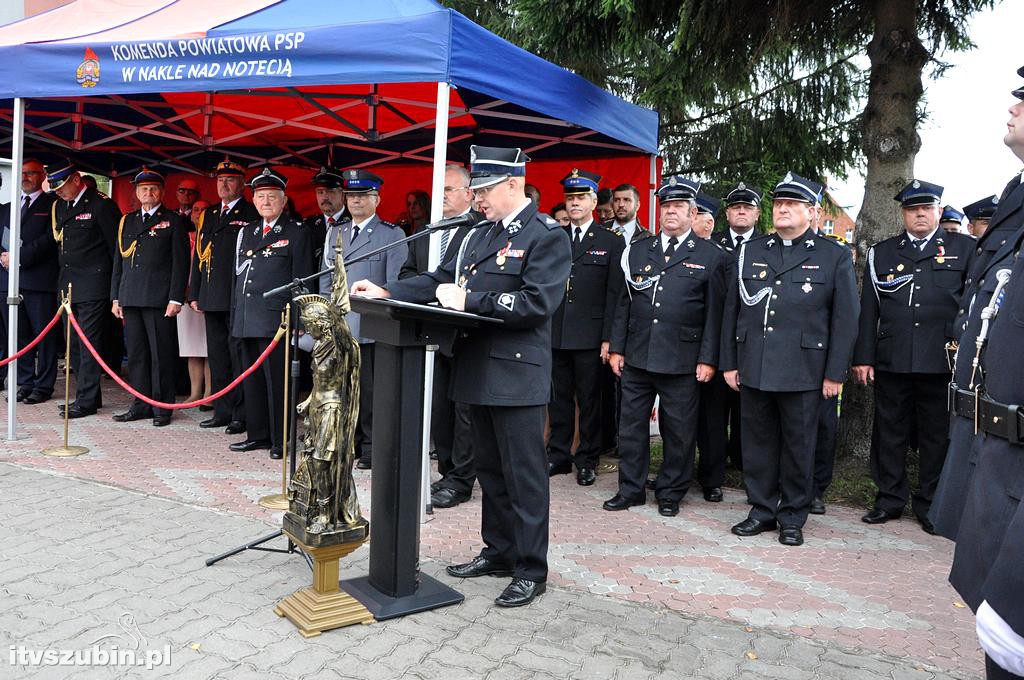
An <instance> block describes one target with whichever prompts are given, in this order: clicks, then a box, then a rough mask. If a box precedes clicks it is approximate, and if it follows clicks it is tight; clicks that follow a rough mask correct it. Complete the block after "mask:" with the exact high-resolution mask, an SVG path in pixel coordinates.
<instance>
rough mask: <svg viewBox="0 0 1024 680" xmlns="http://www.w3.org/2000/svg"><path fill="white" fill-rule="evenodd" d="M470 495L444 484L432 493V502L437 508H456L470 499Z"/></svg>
mask: <svg viewBox="0 0 1024 680" xmlns="http://www.w3.org/2000/svg"><path fill="white" fill-rule="evenodd" d="M470 495H471V494H468V493H463V492H461V491H456V490H455V489H449V488H448V487H445V486H442V487H440V488H438V490H437V491H434V492H433V493H431V494H430V504H431V505H433V506H434V507H435V508H454V507H455V506H456V505H459V504H461V503H465V502H466V501H468V500H469V498H470Z"/></svg>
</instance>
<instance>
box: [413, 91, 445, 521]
mask: <svg viewBox="0 0 1024 680" xmlns="http://www.w3.org/2000/svg"><path fill="white" fill-rule="evenodd" d="M450 99H451V87H450V86H449V85H448V83H438V84H437V109H436V110H437V113H436V114H435V119H436V121H437V124H436V125H435V126H434V165H433V174H432V177H431V181H430V221H431V222H437V221H438V220H440V219H441V216H442V214H443V206H444V168H445V166H446V165H447V164H448V117H449V110H448V102H449V101H450ZM428 252H429V256H428V257H427V269H430V270H433V269H434V268H435V267H437V266H438V265H439V264H440V260H441V233H440V232H436V233H433V234H431V235H430V242H429V248H428ZM435 351H436V349H435ZM433 394H434V353H433V352H431V351H428V353H427V360H426V361H425V362H423V480H422V485H421V487H422V493H423V495H422V498H423V503H421V504H420V521H421V522H424V521H426V519H427V513H433V511H434V510H433V507H431V504H430V413H431V411H432V410H433V403H432V402H433V400H432V397H433Z"/></svg>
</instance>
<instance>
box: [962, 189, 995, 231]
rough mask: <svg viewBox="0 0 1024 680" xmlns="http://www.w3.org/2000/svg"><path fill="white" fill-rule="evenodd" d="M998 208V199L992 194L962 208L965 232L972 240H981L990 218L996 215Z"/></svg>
mask: <svg viewBox="0 0 1024 680" xmlns="http://www.w3.org/2000/svg"><path fill="white" fill-rule="evenodd" d="M998 207H999V197H998V196H996V195H995V194H993V195H992V196H987V197H985V198H983V199H981V200H980V201H975V202H974V203H971V204H970V205H967V206H964V214H965V215H966V216H967V231H968V232H969V233H970V234H971V236H973V237H974V238H979V239H980V238H981V237H982V236H984V235H985V230H986V229H988V226H989V222H990V221H991V220H992V216H993V215H995V214H996V208H998Z"/></svg>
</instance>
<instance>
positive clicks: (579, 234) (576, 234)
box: [572, 227, 583, 246]
mask: <svg viewBox="0 0 1024 680" xmlns="http://www.w3.org/2000/svg"><path fill="white" fill-rule="evenodd" d="M572 233H573V235H572V244H573V245H574V246H578V245H579V244H580V243H581V242H582V241H583V231H582V230H581V229H580V228H579V227H573V228H572Z"/></svg>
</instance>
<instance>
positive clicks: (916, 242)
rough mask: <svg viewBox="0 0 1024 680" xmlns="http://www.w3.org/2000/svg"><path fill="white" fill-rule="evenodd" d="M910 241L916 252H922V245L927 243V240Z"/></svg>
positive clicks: (916, 239)
mask: <svg viewBox="0 0 1024 680" xmlns="http://www.w3.org/2000/svg"><path fill="white" fill-rule="evenodd" d="M912 240H913V243H914V247H915V248H917V249H918V250H924V244H925V243H928V239H926V238H915V239H912Z"/></svg>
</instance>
